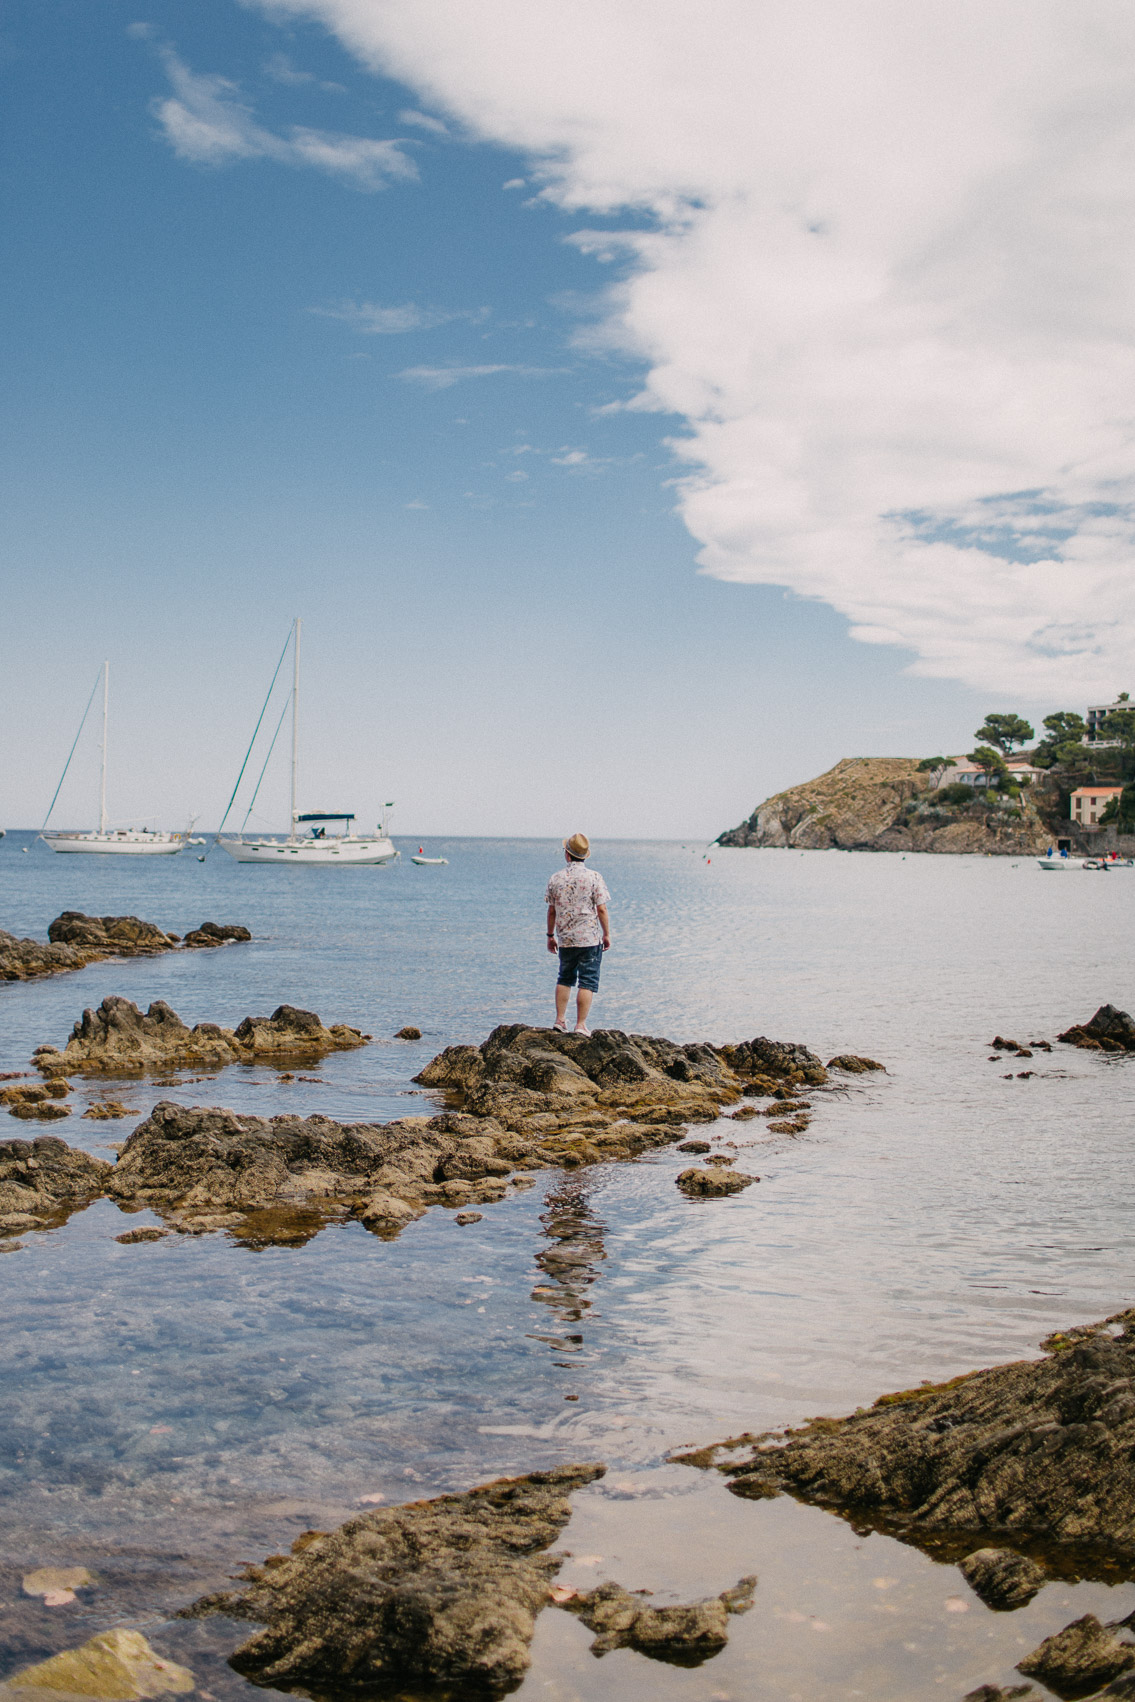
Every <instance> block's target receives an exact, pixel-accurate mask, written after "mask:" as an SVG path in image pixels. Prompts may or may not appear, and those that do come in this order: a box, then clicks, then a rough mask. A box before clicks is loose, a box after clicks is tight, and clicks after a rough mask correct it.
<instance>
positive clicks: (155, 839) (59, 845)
mask: <svg viewBox="0 0 1135 1702" xmlns="http://www.w3.org/2000/svg"><path fill="white" fill-rule="evenodd" d="M42 838H43V842H44V844H45V845H46V846H47V847H48V849H49V850H50V851H70V852H73V853H76V854H79V855H86V856H97V857H173V856H176V854H177V853H178V852H179V851H181V850H182V849H183V848H184V845H185V840H184V838H183V837H182V835H181V834H175V833H45V834H43V835H42Z"/></svg>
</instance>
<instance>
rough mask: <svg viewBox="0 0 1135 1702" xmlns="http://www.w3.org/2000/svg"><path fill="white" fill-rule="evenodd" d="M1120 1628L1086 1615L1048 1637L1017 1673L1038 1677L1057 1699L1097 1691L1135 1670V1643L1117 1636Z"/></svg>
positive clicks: (1020, 1663)
mask: <svg viewBox="0 0 1135 1702" xmlns="http://www.w3.org/2000/svg"><path fill="white" fill-rule="evenodd" d="M1122 1623H1123V1622H1122V1621H1120V1622H1119V1624H1122ZM1117 1629H1118V1625H1101V1624H1100V1621H1099V1620H1098V1619H1097V1618H1096V1616H1095V1614H1094V1613H1086V1614H1084V1616H1083V1618H1082V1619H1076V1620H1073V1622H1072V1624H1071V1625H1066V1626H1065V1627H1064V1629H1063V1631H1057V1632H1056V1633H1055V1634H1054V1635H1053V1636H1051V1637H1046V1638H1045V1639H1044V1642H1043V1643H1041V1644H1040V1645H1039V1647H1037V1648H1035V1649H1034V1650H1033V1652H1032V1654H1031V1655H1026V1656H1025V1658H1024V1660H1023V1661H1018V1662H1017V1667H1018V1670H1019V1671H1020V1672H1023V1673H1024V1674H1025V1676H1026V1677H1027V1678H1039V1679H1040V1681H1041V1683H1042V1684H1047V1685H1048V1687H1049V1689H1050V1690H1055V1692H1056V1694H1057V1695H1058V1696H1087V1695H1088V1694H1089V1693H1095V1692H1098V1690H1099V1689H1100V1687H1101V1686H1102V1685H1105V1684H1107V1683H1108V1681H1109V1680H1110V1679H1113V1678H1118V1677H1119V1675H1120V1673H1125V1672H1130V1671H1131V1670H1132V1669H1133V1668H1135V1643H1132V1642H1131V1640H1130V1638H1120V1637H1117V1636H1116V1630H1117ZM1128 1694H1131V1692H1128Z"/></svg>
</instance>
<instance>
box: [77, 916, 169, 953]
mask: <svg viewBox="0 0 1135 1702" xmlns="http://www.w3.org/2000/svg"><path fill="white" fill-rule="evenodd" d="M47 937H48V939H49V940H50V941H51V943H52V945H57V946H58V945H62V946H75V947H77V948H78V950H79V951H91V952H97V953H98V955H99V956H100V957H157V956H158V955H159V954H160V953H161V952H164V951H168V950H169V948H170V947H171V946H173V945H176V944H177V938H178V936H177V935H176V934H167V933H166V932H165V930H164V929H162V928H159V927H158V926H157V924H156V923H154V922H143V921H142V920H141V918H140V917H138V916H84V915H83V912H82V911H81V910H64V912H63V914H62V915H61V916H57V917H56V918H55V920H54V922H52V924H51V926H50V927H49V928H48V930H47Z"/></svg>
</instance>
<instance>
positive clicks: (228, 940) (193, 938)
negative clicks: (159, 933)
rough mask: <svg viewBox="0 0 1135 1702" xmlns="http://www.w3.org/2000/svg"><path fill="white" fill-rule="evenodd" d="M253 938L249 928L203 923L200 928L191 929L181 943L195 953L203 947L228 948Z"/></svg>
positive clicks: (226, 923)
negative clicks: (237, 942) (235, 943)
mask: <svg viewBox="0 0 1135 1702" xmlns="http://www.w3.org/2000/svg"><path fill="white" fill-rule="evenodd" d="M251 938H252V935H251V934H250V933H249V931H248V929H247V928H242V927H240V926H238V925H237V924H236V923H233V922H220V923H218V922H202V924H201V926H200V927H199V928H190V930H189V932H188V933H187V934H186V936H185V938H184V939H183V940H182V942H181V943H182V945H183V946H188V948H189V950H190V951H194V950H199V949H200V948H201V947H203V946H226V945H230V944H232V943H233V942H234V941H241V940H250V939H251Z"/></svg>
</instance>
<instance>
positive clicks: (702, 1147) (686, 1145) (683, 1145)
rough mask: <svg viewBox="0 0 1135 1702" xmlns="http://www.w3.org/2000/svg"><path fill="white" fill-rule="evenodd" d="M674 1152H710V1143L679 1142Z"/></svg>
mask: <svg viewBox="0 0 1135 1702" xmlns="http://www.w3.org/2000/svg"><path fill="white" fill-rule="evenodd" d="M674 1150H675V1152H708V1151H709V1142H708V1141H679V1142H678V1144H677V1146H676V1147H675V1148H674Z"/></svg>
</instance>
